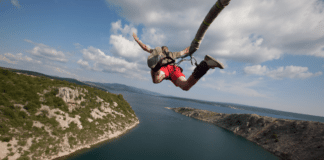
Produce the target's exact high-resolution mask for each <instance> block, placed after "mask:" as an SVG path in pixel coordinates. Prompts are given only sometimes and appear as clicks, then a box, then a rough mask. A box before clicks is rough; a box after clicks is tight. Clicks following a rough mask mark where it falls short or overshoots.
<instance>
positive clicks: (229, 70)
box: [0, 0, 324, 116]
mask: <svg viewBox="0 0 324 160" xmlns="http://www.w3.org/2000/svg"><path fill="white" fill-rule="evenodd" d="M215 2H216V1H215V0H202V1H197V0H195V1H194V0H186V1H184V0H183V1H181V0H96V1H90V0H46V1H43V0H28V1H27V0H1V1H0V66H2V67H10V68H15V69H24V70H30V71H36V72H40V73H44V74H47V75H54V76H60V77H68V78H75V79H78V80H81V81H92V82H101V83H120V84H125V85H129V86H134V87H138V88H143V89H147V90H150V91H154V92H158V93H162V94H165V95H170V96H177V97H185V98H192V99H199V100H207V101H213V102H229V103H237V104H244V105H250V106H256V107H261V108H269V109H275V110H281V111H288V112H294V113H302V114H309V115H317V116H324V98H323V97H324V75H323V72H324V12H323V11H324V1H323V0H298V1H296V0H244V1H241V0H232V1H231V2H230V4H229V5H228V6H227V7H226V8H224V10H223V11H222V12H221V13H220V14H219V16H218V17H217V18H216V19H215V21H214V22H213V23H212V24H211V25H210V27H209V29H208V30H207V33H206V35H205V37H204V39H203V41H202V43H201V45H200V48H199V50H197V51H196V52H195V53H194V55H193V56H194V57H195V58H196V59H197V61H198V63H199V62H200V61H202V60H203V59H204V56H205V55H207V54H208V55H210V56H212V57H214V58H215V59H217V60H219V61H220V62H222V63H223V64H224V65H225V69H223V70H220V69H218V68H217V69H213V70H212V69H211V70H209V71H208V72H207V74H206V75H205V76H204V77H203V78H202V79H200V80H199V82H198V83H197V84H196V85H195V86H193V87H192V88H191V89H190V90H189V91H183V90H181V89H180V88H179V87H175V86H174V84H173V83H172V82H171V81H168V80H164V81H163V82H162V83H160V84H154V83H153V82H152V79H151V76H150V69H149V68H148V66H147V57H148V55H149V54H148V53H147V52H145V51H143V50H142V49H141V48H140V47H139V46H138V45H137V43H136V42H135V41H134V39H133V37H132V33H133V32H134V33H136V34H137V35H138V37H139V39H140V40H141V41H142V42H143V43H145V44H147V45H148V46H150V47H151V48H155V47H158V46H168V48H169V50H170V51H172V52H175V51H181V50H183V49H185V48H186V47H188V46H190V44H191V41H192V40H193V38H194V36H195V35H196V32H197V30H198V28H199V26H200V24H201V23H202V21H203V19H204V17H205V16H206V14H207V13H208V11H209V10H210V8H211V7H212V6H213V5H214V4H215ZM180 66H181V67H182V68H183V69H184V71H183V73H184V74H185V76H186V78H188V77H189V76H190V75H191V73H192V71H193V70H194V68H195V66H192V65H191V63H190V62H182V63H181V65H180Z"/></svg>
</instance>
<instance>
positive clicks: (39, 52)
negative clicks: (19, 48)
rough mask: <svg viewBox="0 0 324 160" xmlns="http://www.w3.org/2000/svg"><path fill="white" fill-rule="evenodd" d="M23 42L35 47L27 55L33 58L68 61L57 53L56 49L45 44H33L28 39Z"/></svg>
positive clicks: (59, 52)
mask: <svg viewBox="0 0 324 160" xmlns="http://www.w3.org/2000/svg"><path fill="white" fill-rule="evenodd" d="M25 41H26V42H28V43H32V44H34V45H35V47H34V48H33V49H32V50H30V51H28V53H30V54H32V55H34V56H37V57H41V58H45V59H49V60H53V61H59V62H67V61H68V60H67V59H66V57H65V54H64V53H63V52H62V51H57V50H56V49H54V48H52V47H49V46H47V45H45V44H41V43H35V42H33V41H31V40H28V39H26V40H25Z"/></svg>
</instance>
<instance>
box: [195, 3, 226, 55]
mask: <svg viewBox="0 0 324 160" xmlns="http://www.w3.org/2000/svg"><path fill="white" fill-rule="evenodd" d="M230 1H231V0H217V2H216V3H215V5H214V6H213V7H212V8H211V9H210V10H209V12H208V14H207V15H206V17H205V19H204V21H203V22H202V23H201V25H200V27H199V29H198V31H197V34H196V36H195V38H194V39H193V41H192V42H191V46H190V49H189V55H192V54H193V53H194V52H196V51H197V50H198V49H199V46H200V43H201V41H202V39H203V38H204V36H205V33H206V31H207V29H208V27H209V26H210V24H211V23H213V21H214V20H215V19H216V17H217V16H218V14H219V13H220V12H221V11H222V10H223V8H224V7H225V6H227V5H228V4H229V2H230Z"/></svg>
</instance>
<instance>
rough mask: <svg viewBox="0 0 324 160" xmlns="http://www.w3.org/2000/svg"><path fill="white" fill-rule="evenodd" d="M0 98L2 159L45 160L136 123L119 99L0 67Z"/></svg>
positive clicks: (104, 92) (96, 91)
mask: <svg viewBox="0 0 324 160" xmlns="http://www.w3.org/2000/svg"><path fill="white" fill-rule="evenodd" d="M0 95H1V96H0V143H8V144H7V150H8V153H7V155H6V157H2V158H4V159H5V158H8V156H12V155H14V154H19V155H20V159H29V158H30V159H43V158H46V159H50V157H51V156H55V155H57V154H58V153H59V152H65V151H67V150H68V149H73V148H75V147H78V146H80V145H87V144H92V143H93V142H95V141H97V140H98V137H102V136H103V135H107V134H108V133H113V132H115V131H116V130H120V129H123V128H125V126H126V125H129V124H132V123H134V122H135V121H138V119H137V117H136V115H135V113H134V111H133V110H132V108H131V106H130V105H129V104H128V103H127V102H126V101H125V100H124V98H123V96H122V95H115V94H112V93H108V92H106V91H103V90H99V89H97V88H92V87H90V86H80V85H76V84H74V83H69V82H67V81H61V80H53V79H50V78H47V77H44V76H41V77H36V76H28V75H24V74H17V73H13V72H11V71H9V70H5V69H2V68H0ZM67 148H68V149H67ZM0 156H1V155H0ZM0 158H1V157H0Z"/></svg>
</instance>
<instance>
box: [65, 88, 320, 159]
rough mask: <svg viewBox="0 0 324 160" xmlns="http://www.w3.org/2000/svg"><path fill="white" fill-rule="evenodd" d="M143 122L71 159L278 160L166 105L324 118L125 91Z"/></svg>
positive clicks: (259, 148) (314, 119)
mask: <svg viewBox="0 0 324 160" xmlns="http://www.w3.org/2000/svg"><path fill="white" fill-rule="evenodd" d="M114 92H115V93H121V94H123V96H124V98H125V99H126V100H127V101H128V102H129V103H130V105H131V106H132V108H133V110H134V111H135V113H136V115H137V117H138V118H139V120H140V124H139V125H138V126H136V127H135V128H134V129H132V130H131V131H129V132H128V133H126V134H124V135H123V136H121V137H120V138H117V139H115V140H112V141H109V142H106V143H103V144H101V145H99V146H96V147H94V148H91V149H88V150H86V151H84V152H83V153H80V154H78V155H75V156H73V157H69V159H71V160H88V159H93V160H96V159H98V160H99V159H109V160H115V159H116V160H117V159H118V160H119V159H141V160H146V159H150V160H151V159H154V160H155V159H156V160H158V159H163V160H166V159H167V160H173V159H176V160H181V159H185V160H191V159H193V160H196V159H204V160H209V159H213V160H215V159H216V160H217V159H220V160H224V159H226V160H237V159H240V160H245V159H246V160H253V159H255V160H261V159H262V160H277V159H278V158H277V157H276V156H274V155H272V154H271V153H269V152H267V151H266V150H264V149H263V148H261V147H259V146H257V145H256V144H254V143H252V142H250V141H248V140H246V139H244V138H242V137H239V136H236V135H234V134H233V133H231V132H229V131H226V130H224V129H222V128H219V127H217V126H215V125H212V124H209V123H206V122H203V121H199V120H196V119H193V118H189V117H186V116H183V115H181V114H179V113H175V112H174V111H172V110H168V109H165V108H164V107H171V108H174V107H193V108H198V109H205V110H210V111H215V112H219V113H256V114H260V115H265V116H271V117H277V118H286V119H308V120H313V121H322V122H324V118H323V117H315V116H307V115H300V114H293V113H291V114H289V113H288V112H280V111H274V110H267V109H261V108H256V107H248V106H242V105H235V104H221V103H214V102H206V101H193V100H186V99H181V98H169V97H157V96H150V95H143V94H136V93H130V92H123V91H114Z"/></svg>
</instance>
